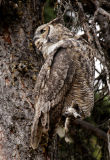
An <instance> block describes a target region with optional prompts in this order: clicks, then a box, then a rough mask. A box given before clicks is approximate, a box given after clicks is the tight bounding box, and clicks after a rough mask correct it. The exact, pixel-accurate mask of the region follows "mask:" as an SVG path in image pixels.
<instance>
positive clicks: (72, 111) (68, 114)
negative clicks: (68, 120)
mask: <svg viewBox="0 0 110 160" xmlns="http://www.w3.org/2000/svg"><path fill="white" fill-rule="evenodd" d="M65 116H66V117H73V118H75V119H76V118H81V115H80V114H79V113H78V112H77V111H76V110H75V109H74V108H72V107H69V108H68V109H67V110H66V111H65Z"/></svg>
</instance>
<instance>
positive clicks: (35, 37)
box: [33, 35, 39, 44]
mask: <svg viewBox="0 0 110 160" xmlns="http://www.w3.org/2000/svg"><path fill="white" fill-rule="evenodd" d="M38 39H39V37H38V36H37V35H35V36H34V38H33V43H34V44H35V41H37V40H38Z"/></svg>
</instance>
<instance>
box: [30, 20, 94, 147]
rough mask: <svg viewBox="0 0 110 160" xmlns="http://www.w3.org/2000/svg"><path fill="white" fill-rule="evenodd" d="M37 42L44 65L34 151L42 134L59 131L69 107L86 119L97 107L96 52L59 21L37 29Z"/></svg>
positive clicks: (41, 72)
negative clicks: (95, 90) (95, 92)
mask: <svg viewBox="0 0 110 160" xmlns="http://www.w3.org/2000/svg"><path fill="white" fill-rule="evenodd" d="M34 41H35V45H36V47H37V48H38V49H39V50H40V51H41V52H42V54H43V56H44V59H45V63H44V65H43V66H42V68H41V70H40V72H39V75H38V79H37V82H36V86H35V92H36V93H37V97H36V101H35V116H34V121H33V126H32V131H31V146H32V147H33V149H35V148H37V147H38V145H39V143H40V141H41V137H42V135H43V133H48V131H51V130H52V129H55V128H56V126H57V125H58V124H59V123H60V120H61V117H62V114H63V113H64V112H65V110H66V109H67V108H69V107H70V108H72V107H73V108H74V107H75V106H77V109H76V111H77V112H78V114H80V115H81V116H82V117H83V118H84V117H87V116H89V115H90V112H91V109H92V107H93V104H94V90H93V82H94V50H93V49H92V48H91V47H90V46H89V45H88V43H87V42H86V41H84V40H79V39H77V38H73V34H72V33H71V31H70V30H68V29H67V28H65V27H64V26H63V25H62V24H59V23H58V22H56V20H53V21H51V22H50V23H47V24H44V25H42V26H40V27H38V29H37V30H36V32H35V36H34Z"/></svg>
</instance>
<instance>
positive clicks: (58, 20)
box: [49, 17, 62, 25]
mask: <svg viewBox="0 0 110 160" xmlns="http://www.w3.org/2000/svg"><path fill="white" fill-rule="evenodd" d="M58 23H62V17H57V18H55V19H53V20H52V21H50V23H49V24H53V25H56V24H58Z"/></svg>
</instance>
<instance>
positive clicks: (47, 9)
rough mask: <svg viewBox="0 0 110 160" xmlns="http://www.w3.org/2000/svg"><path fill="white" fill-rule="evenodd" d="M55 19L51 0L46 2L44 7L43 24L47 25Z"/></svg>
mask: <svg viewBox="0 0 110 160" xmlns="http://www.w3.org/2000/svg"><path fill="white" fill-rule="evenodd" d="M55 17H56V14H55V10H54V5H53V3H52V1H51V0H47V2H46V3H45V6H44V23H47V22H49V21H51V20H52V19H54V18H55Z"/></svg>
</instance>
